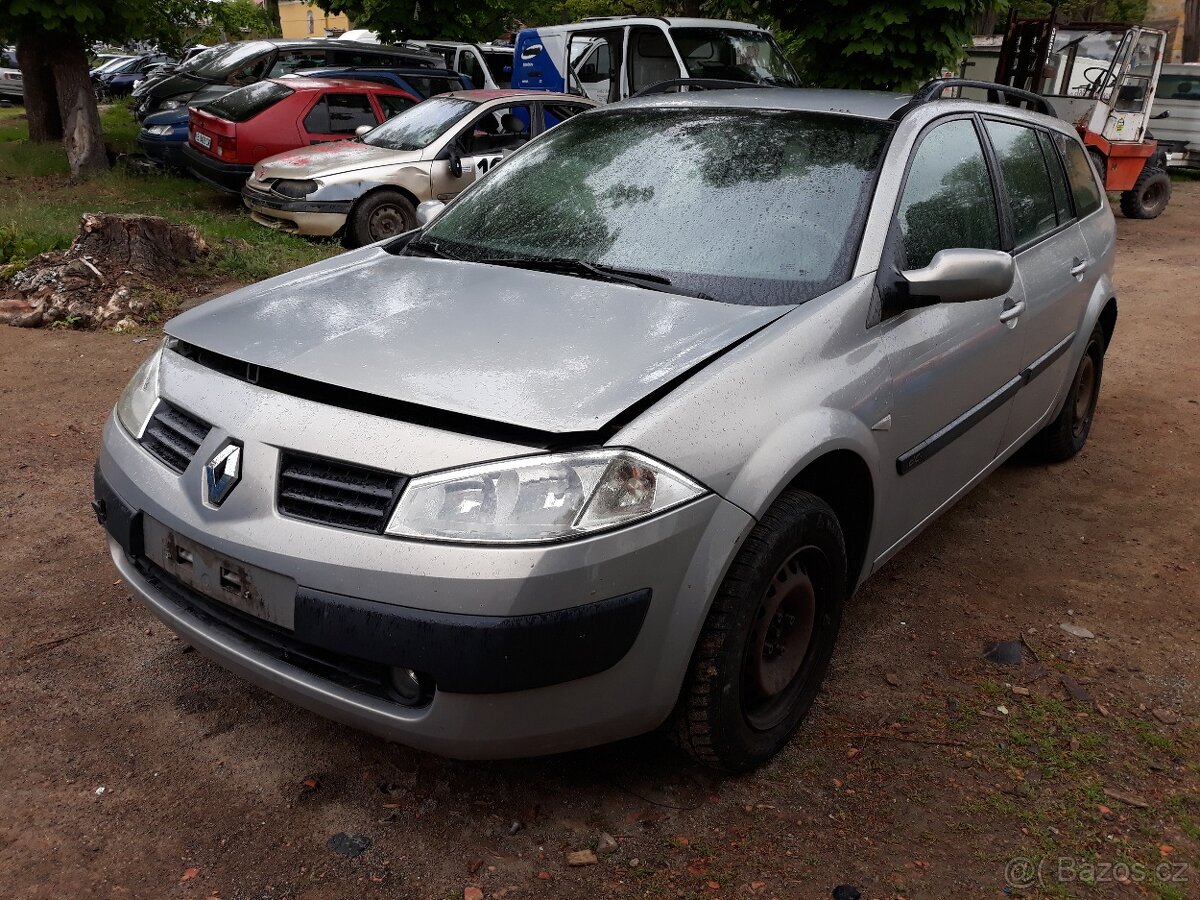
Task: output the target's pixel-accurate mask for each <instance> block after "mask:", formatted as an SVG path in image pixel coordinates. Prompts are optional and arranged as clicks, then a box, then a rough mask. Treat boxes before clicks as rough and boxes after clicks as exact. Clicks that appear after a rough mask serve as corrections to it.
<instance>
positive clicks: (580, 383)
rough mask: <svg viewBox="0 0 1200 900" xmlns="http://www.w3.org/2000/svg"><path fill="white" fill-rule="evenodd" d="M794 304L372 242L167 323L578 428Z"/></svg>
mask: <svg viewBox="0 0 1200 900" xmlns="http://www.w3.org/2000/svg"><path fill="white" fill-rule="evenodd" d="M789 309H791V307H779V306H775V307H757V306H739V305H733V304H727V303H718V302H715V301H711V300H700V299H694V298H691V297H683V296H679V295H675V294H667V293H663V292H661V291H651V290H644V289H642V288H637V287H628V286H624V285H616V284H609V283H606V282H598V281H591V280H584V279H580V278H574V277H569V276H563V275H555V274H550V273H544V272H531V271H526V270H521V269H513V268H509V267H499V266H489V265H480V264H477V263H466V262H456V261H451V260H439V259H425V258H416V257H405V256H395V255H393V254H390V253H388V252H386V251H384V250H382V249H380V248H379V247H378V246H371V247H366V248H363V249H362V250H359V251H356V252H354V253H350V254H346V255H344V256H342V257H340V258H338V259H335V260H327V261H326V262H324V263H319V264H317V265H316V266H310V267H308V268H307V269H301V270H299V271H298V272H293V273H290V274H289V275H284V276H280V277H278V278H274V279H271V280H270V281H267V282H263V283H262V284H259V285H254V286H251V287H249V288H243V289H242V290H239V291H235V292H234V293H232V294H229V295H228V296H226V297H223V298H221V299H219V300H214V301H211V302H209V303H206V304H204V305H203V306H200V307H197V308H195V309H193V310H190V311H188V312H186V313H184V314H183V315H181V316H179V317H178V318H176V319H173V320H172V321H171V322H170V323H168V325H167V329H166V330H167V333H168V334H169V335H171V336H172V337H175V338H178V339H180V340H183V341H186V342H188V343H190V344H193V345H195V346H198V347H200V348H202V349H205V350H210V351H213V352H215V353H219V354H223V355H225V356H229V357H234V358H235V359H237V360H240V361H243V362H247V363H252V364H254V365H257V366H259V367H262V368H266V369H273V370H276V371H278V372H284V373H287V374H289V375H293V376H298V377H301V378H305V379H311V380H315V381H319V382H322V383H325V384H329V385H334V386H337V387H340V388H346V389H350V390H354V391H362V392H366V393H369V394H372V395H375V396H377V397H383V398H387V399H390V400H397V401H403V402H406V403H413V404H417V405H419V406H423V407H429V408H433V409H437V410H443V411H446V412H451V413H458V414H462V415H467V416H471V417H474V418H477V419H486V420H489V421H492V422H496V423H503V424H506V425H512V426H518V427H523V428H531V429H536V430H538V431H540V432H553V433H567V432H590V431H595V430H597V429H599V428H601V427H603V426H604V425H605V424H607V423H609V422H611V421H612V420H613V419H614V418H616V417H617V416H619V415H620V414H621V413H622V412H623V411H624V410H626V409H628V408H629V407H630V406H632V405H633V404H636V403H637V402H638V401H639V400H642V399H643V398H645V397H646V396H647V395H649V394H650V393H652V392H653V391H655V390H656V389H658V388H661V387H663V386H664V385H666V384H668V383H669V382H671V381H672V380H673V379H676V378H678V377H680V376H681V375H684V374H686V373H687V372H689V371H690V370H691V369H693V368H694V367H696V366H697V365H698V364H699V363H701V362H703V361H704V360H705V359H707V358H709V357H711V356H712V355H714V354H716V353H719V352H720V351H722V350H723V349H725V348H726V347H728V346H730V345H731V344H733V343H735V342H736V341H738V340H739V339H740V338H742V337H745V336H746V335H748V334H750V333H751V332H753V331H755V330H757V329H759V328H761V327H763V326H764V325H766V324H768V323H769V322H771V321H773V320H774V319H777V318H778V317H779V316H781V315H783V314H784V313H786V312H787V311H788V310H789Z"/></svg>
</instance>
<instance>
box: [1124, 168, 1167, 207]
mask: <svg viewBox="0 0 1200 900" xmlns="http://www.w3.org/2000/svg"><path fill="white" fill-rule="evenodd" d="M1170 200H1171V176H1170V175H1168V174H1167V173H1166V172H1165V171H1163V170H1162V169H1158V168H1155V167H1154V166H1149V165H1148V166H1146V167H1145V168H1143V169H1142V174H1141V175H1139V176H1138V180H1137V181H1136V182H1134V185H1133V187H1132V188H1130V189H1129V190H1127V191H1125V192H1124V193H1122V194H1121V212H1123V213H1124V214H1125V218H1127V219H1157V218H1158V217H1159V216H1160V215H1162V211H1163V210H1164V209H1166V208H1167V203H1168V202H1170Z"/></svg>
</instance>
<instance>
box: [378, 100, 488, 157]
mask: <svg viewBox="0 0 1200 900" xmlns="http://www.w3.org/2000/svg"><path fill="white" fill-rule="evenodd" d="M477 105H478V104H476V103H473V102H472V101H470V100H460V99H458V98H457V97H434V98H433V99H432V100H426V101H425V102H424V103H418V104H417V105H416V106H414V107H412V108H411V109H406V110H405V111H404V112H402V113H400V115H398V116H395V117H394V118H391V119H388V120H387V121H386V122H384V123H383V124H382V125H380V126H379V127H378V128H374V129H372V130H371V131H370V132H368V133H367V134H364V135H363V137H362V141H363V143H364V144H370V145H371V146H372V147H383V148H385V149H387V150H424V149H425V148H426V147H428V146H429V145H430V144H432V143H433V142H434V141H436V140H437V139H438V138H439V137H441V136H442V135H443V134H445V133H446V132H447V131H449V130H450V129H451V128H453V127H454V126H455V125H457V124H458V123H459V122H461V121H462V120H463V119H464V118H466V117H467V116H468V115H470V113H471V112H472V111H474V109H475V107H476V106H477Z"/></svg>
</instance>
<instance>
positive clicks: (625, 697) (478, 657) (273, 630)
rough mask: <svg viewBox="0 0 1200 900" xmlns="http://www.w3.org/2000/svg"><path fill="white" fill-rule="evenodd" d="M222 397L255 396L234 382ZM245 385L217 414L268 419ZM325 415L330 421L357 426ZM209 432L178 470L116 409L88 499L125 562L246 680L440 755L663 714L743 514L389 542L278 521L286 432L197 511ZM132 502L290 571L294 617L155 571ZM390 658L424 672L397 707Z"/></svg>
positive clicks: (194, 535) (139, 588)
mask: <svg viewBox="0 0 1200 900" xmlns="http://www.w3.org/2000/svg"><path fill="white" fill-rule="evenodd" d="M232 392H233V393H239V392H246V393H248V394H254V393H261V392H260V391H259V389H257V388H255V387H253V386H250V385H240V384H238V385H236V387H234V388H233V389H232ZM241 399H242V401H243V402H239V398H237V397H228V398H226V400H227V402H228V404H229V408H232V409H240V410H246V409H249V410H254V409H256V408H257V409H258V410H261V411H262V414H267V412H266V410H263V407H262V404H261V398H259V402H258V403H257V404H255V403H251V404H250V405H248V406H247V405H246V404H245V402H244V401H245V398H241ZM279 405H280V404H276V406H277V407H278V406H279ZM195 411H196V412H197V414H203V412H204V410H202V409H197V410H195ZM287 413H288V411H287V410H286V409H280V408H276V409H274V410H272V411H271V412H270V413H269V415H270V417H271V418H272V419H273V420H274V421H275V422H277V423H283V424H282V425H279V426H277V427H284V428H286V427H287V426H286V423H287V422H289V421H295V420H294V419H291V418H290V417H289V416H288V414H287ZM347 415H349V414H347ZM356 415H357V414H356ZM362 418H363V419H368V418H370V417H367V416H362ZM329 424H330V425H331V427H330V428H329V429H328V432H327V433H333V432H336V433H339V434H346V433H354V431H353V430H350V431H347V430H346V429H344V428H338V427H337V423H329ZM389 424H391V425H393V426H398V425H399V423H389ZM374 427H379V425H378V424H376V425H375V426H374ZM264 430H265V429H264ZM323 430H324V429H323ZM360 430H361V423H360ZM213 432H214V433H213V434H210V435H209V437H208V438H206V439H205V441H204V443H203V444H202V445H201V447H200V450H199V451H198V452H197V454H196V457H195V459H194V460H193V461H192V463H191V465H190V466H189V467H188V468H187V469H186V470H185V471H184V473H183V475H176V474H175V473H174V472H172V471H170V470H169V469H167V468H166V467H165V466H163V465H161V464H160V463H159V462H158V461H157V460H156V459H154V458H153V457H151V456H150V455H149V454H148V453H146V452H145V451H144V450H143V449H142V448H141V447H140V446H139V445H137V444H136V443H135V442H134V441H133V439H132V438H131V437H130V436H129V435H128V434H127V433H126V432H125V431H124V429H123V428H121V427H120V426H119V425H118V424H116V423H115V421H112V420H110V422H109V424H108V426H107V427H106V429H105V436H104V442H103V449H102V453H101V458H100V463H99V466H98V469H97V496H98V499H99V500H103V501H104V513H105V519H106V526H105V527H106V529H107V531H108V533H109V548H110V552H111V556H112V559H113V562H114V564H115V565H116V567H117V569H118V571H119V573H120V574H121V576H122V577H123V578H124V579H125V581H126V582H127V583H128V584H129V585H130V587H131V588H132V589H133V591H134V592H135V594H136V595H137V596H138V597H139V599H141V601H142V602H143V603H145V604H146V606H147V607H148V608H149V609H150V610H151V611H152V612H153V613H154V614H155V615H156V616H158V617H159V618H160V619H162V620H163V621H164V622H165V623H166V624H167V625H168V626H169V627H170V628H171V629H172V630H174V631H175V632H177V633H178V634H179V635H180V636H181V637H182V638H183V639H184V640H186V641H188V642H189V643H190V644H192V645H193V646H195V647H196V649H197V650H199V651H200V652H202V653H204V654H205V655H207V656H209V657H211V658H213V659H214V660H215V661H217V662H218V663H220V664H221V665H223V666H225V667H226V668H229V669H230V670H232V671H234V672H236V673H238V674H239V675H241V676H242V677H244V678H246V679H247V680H249V681H252V682H254V683H256V684H258V685H260V686H262V687H264V688H265V689H267V690H269V691H272V692H274V693H276V694H278V695H280V696H282V697H284V698H285V699H288V700H290V701H292V702H295V703H297V704H298V705H300V706H303V707H305V708H308V709H310V710H313V711H314V712H317V713H319V714H321V715H324V716H326V717H328V718H331V719H335V720H338V721H341V722H344V723H347V724H349V725H352V726H354V727H357V728H361V729H363V730H366V731H370V732H373V733H376V734H379V735H382V736H384V737H386V738H389V739H393V740H396V741H399V742H402V743H405V744H408V745H411V746H415V747H418V748H421V749H425V750H429V751H432V752H436V753H440V754H443V755H446V756H454V757H463V758H500V757H508V756H530V755H538V754H544V753H552V752H558V751H562V750H568V749H574V748H578V747H583V746H590V745H594V744H599V743H604V742H607V741H611V740H617V739H620V738H624V737H629V736H632V735H635V734H640V733H643V732H646V731H649V730H652V729H653V728H655V727H656V726H657V725H659V724H660V723H661V722H662V721H663V720H664V719H665V718H666V716H667V715H668V714H669V713H670V711H671V709H672V707H673V706H674V703H675V700H676V698H677V696H678V691H679V687H680V685H681V683H682V680H683V677H684V674H685V672H686V669H687V665H688V663H689V661H690V658H691V653H692V649H693V647H694V644H695V640H696V637H697V635H698V633H699V629H700V627H701V625H702V623H703V620H704V618H705V616H706V615H707V611H708V606H709V603H710V602H711V599H712V596H713V594H714V593H715V590H716V588H717V585H718V584H719V582H720V579H721V578H722V577H723V575H724V570H725V566H726V565H727V563H728V560H729V558H730V557H731V556H732V554H733V553H734V551H735V550H736V548H737V547H738V546H739V545H740V543H741V539H742V537H743V536H744V535H745V533H746V532H747V531H748V530H749V528H750V526H751V525H752V524H753V523H752V520H751V519H750V517H749V516H748V515H746V514H745V513H744V512H743V511H741V510H740V509H738V508H737V507H735V506H733V505H732V504H729V503H728V502H726V501H724V500H722V499H721V498H719V497H716V496H713V495H709V496H707V497H704V498H701V499H700V500H697V501H696V502H694V503H691V504H689V505H687V506H684V507H681V508H679V509H677V510H674V511H671V512H669V513H667V514H665V515H663V516H659V517H657V518H654V519H650V520H647V521H645V522H642V523H638V524H636V525H634V526H631V527H628V528H625V529H621V530H619V531H615V532H610V533H608V534H602V535H597V536H594V537H592V538H588V539H584V540H578V541H571V542H568V543H564V544H558V545H549V546H542V547H505V548H498V547H474V546H448V545H441V544H432V543H419V542H412V541H400V540H395V539H392V538H386V537H380V536H377V535H367V534H360V533H352V532H346V531H343V530H340V529H335V528H330V527H326V526H320V525H314V524H309V523H304V522H298V521H295V520H289V519H286V518H284V517H281V516H280V515H279V514H278V512H277V511H276V510H275V508H274V503H273V499H272V496H271V495H272V492H273V485H274V473H273V471H267V468H268V467H269V465H270V463H269V460H270V458H271V457H272V456H273V455H275V456H277V451H275V447H277V446H279V445H280V444H278V443H276V444H275V447H269V446H265V445H256V444H252V443H251V442H249V441H247V442H246V453H245V456H244V460H245V467H246V473H247V475H246V479H245V480H243V482H242V484H240V485H239V487H238V488H237V490H236V491H235V492H234V493H233V494H232V495H231V497H230V500H229V501H228V502H227V503H226V504H225V505H224V506H222V507H221V508H220V509H218V510H212V509H206V508H205V507H204V504H203V503H202V502H200V500H199V491H198V490H196V487H197V485H198V483H199V479H200V477H201V474H202V472H201V470H202V468H203V461H205V460H207V459H208V457H209V456H210V455H211V454H212V453H213V451H214V449H215V448H216V447H218V446H220V444H221V442H223V441H224V440H225V439H226V437H227V436H228V432H226V431H224V430H223V429H220V428H214V429H213ZM304 432H307V433H311V429H304V428H303V426H301V431H298V433H297V435H293V436H291V437H290V438H288V441H287V442H295V441H296V440H297V439H299V437H300V434H301V433H304ZM245 434H246V432H244V431H243V432H242V435H243V437H244V436H245ZM413 435H415V432H414V433H413ZM413 435H408V439H409V440H410V441H412V443H419V441H416V440H415V438H414V437H413ZM268 437H269V438H271V439H273V438H274V437H275V436H274V435H269V436H268ZM403 443H404V439H403V437H401V438H400V439H399V440H397V445H402V444H403ZM454 444H455V440H454V439H453V437H452V436H447V441H446V442H445V444H444V445H443V448H442V452H443V453H447V454H453V453H455V452H458V451H457V449H456V448H455V447H454V446H453V445H454ZM308 449H312V450H314V451H316V450H320V449H322V448H321V447H311V448H308ZM256 469H258V470H262V471H261V472H260V475H259V476H258V477H256V478H254V479H251V478H250V473H252V472H254V471H255V470H256ZM143 516H150V517H153V519H154V520H156V521H158V522H161V523H163V524H164V525H165V526H166V527H167V528H170V529H172V530H173V531H174V532H175V533H177V534H179V535H180V536H182V537H184V538H186V539H189V540H192V541H196V542H199V543H202V544H204V545H205V546H207V547H210V548H212V549H213V551H214V552H216V553H219V554H227V555H228V556H229V557H231V558H234V559H237V560H240V561H243V562H245V563H247V564H248V565H252V566H257V567H261V568H263V569H266V570H268V571H271V572H278V573H282V574H284V575H286V576H288V577H289V578H292V579H294V581H295V583H296V585H297V588H296V601H297V602H296V616H295V623H294V627H293V628H291V629H285V628H282V627H279V626H272V625H268V624H266V623H264V622H262V621H261V620H258V619H254V618H252V617H250V616H248V615H245V614H241V613H237V612H235V611H233V610H232V609H231V608H228V607H225V606H224V604H220V603H216V602H214V601H211V600H207V599H206V598H205V597H203V596H201V595H199V594H196V593H194V592H191V591H190V590H189V589H187V588H185V587H183V586H182V585H181V584H180V583H178V582H173V580H172V579H171V578H170V577H169V575H167V574H166V573H164V572H163V571H162V570H161V569H160V570H157V571H156V569H155V567H154V566H153V565H152V564H149V562H148V560H147V559H146V557H145V556H143V555H142V554H140V553H139V552H138V546H139V541H140V540H141V536H140V530H139V529H140V525H139V523H140V522H141V521H142V517H143ZM392 665H395V666H399V667H406V668H413V669H416V670H417V671H419V672H422V673H423V674H427V675H430V676H431V677H432V681H433V687H434V689H433V691H432V695H431V697H430V699H429V701H428V703H427V704H426V705H424V706H421V707H410V706H405V705H403V704H401V703H399V702H396V701H395V700H392V699H389V696H388V694H387V692H386V690H380V689H379V684H380V680H379V676H380V673H381V671H384V670H386V669H387V667H389V666H392ZM372 678H374V681H372Z"/></svg>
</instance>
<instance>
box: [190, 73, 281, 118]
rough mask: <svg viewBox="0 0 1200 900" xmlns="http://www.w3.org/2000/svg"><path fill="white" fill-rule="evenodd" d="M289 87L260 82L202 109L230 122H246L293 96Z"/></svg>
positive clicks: (275, 83)
mask: <svg viewBox="0 0 1200 900" xmlns="http://www.w3.org/2000/svg"><path fill="white" fill-rule="evenodd" d="M294 93H295V91H293V90H292V89H291V88H290V87H288V86H287V85H284V84H278V83H277V82H274V81H260V82H258V83H256V84H251V85H248V86H246V87H243V88H238V89H237V90H236V91H230V92H229V93H228V94H226V95H225V96H224V97H218V98H217V99H216V100H213V101H212V102H211V103H208V104H205V106H204V109H205V111H207V112H210V113H212V114H213V115H216V116H220V117H221V118H222V119H227V120H228V121H230V122H247V121H249V120H250V119H253V118H254V117H255V116H257V115H258V114H259V113H262V112H265V111H266V110H268V109H270V108H271V107H272V106H274V105H275V104H276V103H278V102H279V101H280V100H283V99H285V98H286V97H290V96H291V95H292V94H294Z"/></svg>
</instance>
